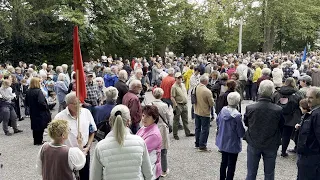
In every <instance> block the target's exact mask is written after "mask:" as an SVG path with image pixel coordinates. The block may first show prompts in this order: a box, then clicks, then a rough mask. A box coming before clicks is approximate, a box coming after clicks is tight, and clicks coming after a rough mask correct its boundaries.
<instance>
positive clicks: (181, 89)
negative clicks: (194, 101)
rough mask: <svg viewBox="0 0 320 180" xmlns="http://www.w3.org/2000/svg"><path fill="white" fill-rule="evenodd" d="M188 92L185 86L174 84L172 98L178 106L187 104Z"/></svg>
mask: <svg viewBox="0 0 320 180" xmlns="http://www.w3.org/2000/svg"><path fill="white" fill-rule="evenodd" d="M186 94H187V90H186V89H185V86H184V84H183V83H181V84H180V85H178V84H177V83H174V84H173V86H172V88H171V97H173V98H174V99H175V100H176V102H177V104H187V102H188V100H187V96H186Z"/></svg>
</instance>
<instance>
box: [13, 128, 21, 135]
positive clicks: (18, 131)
mask: <svg viewBox="0 0 320 180" xmlns="http://www.w3.org/2000/svg"><path fill="white" fill-rule="evenodd" d="M21 132H23V131H22V130H20V129H17V130H14V133H15V134H16V133H21Z"/></svg>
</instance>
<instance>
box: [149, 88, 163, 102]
mask: <svg viewBox="0 0 320 180" xmlns="http://www.w3.org/2000/svg"><path fill="white" fill-rule="evenodd" d="M163 94H164V91H163V89H161V88H155V89H154V90H153V93H152V95H153V97H154V98H156V99H160V98H161V97H162V96H163Z"/></svg>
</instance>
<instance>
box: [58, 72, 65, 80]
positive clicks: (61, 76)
mask: <svg viewBox="0 0 320 180" xmlns="http://www.w3.org/2000/svg"><path fill="white" fill-rule="evenodd" d="M65 79H66V75H64V74H63V73H60V74H59V75H58V81H64V80H65Z"/></svg>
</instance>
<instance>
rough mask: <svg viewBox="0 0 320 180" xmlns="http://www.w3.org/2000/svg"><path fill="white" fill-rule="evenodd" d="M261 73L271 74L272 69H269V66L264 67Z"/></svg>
mask: <svg viewBox="0 0 320 180" xmlns="http://www.w3.org/2000/svg"><path fill="white" fill-rule="evenodd" d="M261 73H262V75H265V76H269V75H270V74H271V69H269V68H263V69H262V70H261Z"/></svg>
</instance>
